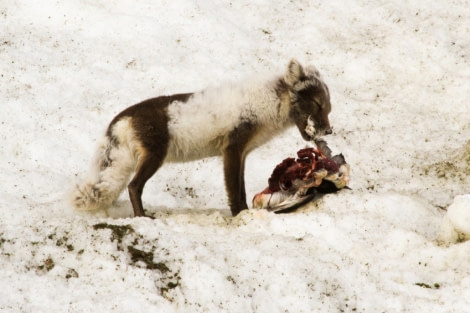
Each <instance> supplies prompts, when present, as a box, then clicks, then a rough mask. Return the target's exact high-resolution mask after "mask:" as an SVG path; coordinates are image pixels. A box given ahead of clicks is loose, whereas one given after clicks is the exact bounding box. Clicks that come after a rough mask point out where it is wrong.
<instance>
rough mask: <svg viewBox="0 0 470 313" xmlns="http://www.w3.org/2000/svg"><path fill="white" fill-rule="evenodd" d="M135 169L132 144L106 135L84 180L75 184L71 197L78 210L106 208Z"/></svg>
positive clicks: (124, 185) (121, 189) (119, 192)
mask: <svg viewBox="0 0 470 313" xmlns="http://www.w3.org/2000/svg"><path fill="white" fill-rule="evenodd" d="M134 169H135V158H134V157H133V154H132V153H131V151H130V149H129V147H128V145H125V144H122V143H121V144H120V143H119V140H117V139H115V138H112V137H110V136H105V137H104V138H103V139H102V140H101V142H100V144H99V146H98V150H97V152H96V154H95V157H94V160H93V163H92V166H91V169H90V172H89V174H88V177H87V179H86V180H85V182H84V183H82V184H78V185H76V186H74V188H73V189H72V191H71V192H70V200H71V202H72V204H73V206H74V207H75V209H77V210H85V211H90V210H106V209H108V208H109V207H110V206H111V205H112V204H113V202H114V201H115V200H116V199H117V198H118V197H119V195H120V194H121V192H122V191H123V190H124V188H125V187H126V185H127V183H128V182H129V178H130V175H131V174H132V172H133V171H134Z"/></svg>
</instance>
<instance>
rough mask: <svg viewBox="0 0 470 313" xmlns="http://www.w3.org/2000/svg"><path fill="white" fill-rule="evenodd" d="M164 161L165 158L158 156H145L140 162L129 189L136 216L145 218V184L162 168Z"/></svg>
mask: <svg viewBox="0 0 470 313" xmlns="http://www.w3.org/2000/svg"><path fill="white" fill-rule="evenodd" d="M163 159H164V158H163V157H157V156H144V157H143V158H141V160H139V162H138V164H137V169H136V171H135V175H134V177H133V178H132V180H131V182H130V183H129V185H128V187H127V189H128V191H129V198H130V200H131V203H132V207H133V209H134V216H145V212H144V207H143V205H142V192H143V190H144V186H145V183H146V182H147V181H148V180H149V179H150V178H151V177H152V176H153V175H154V174H155V173H156V172H157V170H158V169H159V168H160V167H161V166H162V164H163Z"/></svg>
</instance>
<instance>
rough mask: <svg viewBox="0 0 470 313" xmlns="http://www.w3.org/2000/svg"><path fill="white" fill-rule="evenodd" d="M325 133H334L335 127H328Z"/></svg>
mask: <svg viewBox="0 0 470 313" xmlns="http://www.w3.org/2000/svg"><path fill="white" fill-rule="evenodd" d="M325 134H326V135H331V134H333V128H328V129H327V130H325Z"/></svg>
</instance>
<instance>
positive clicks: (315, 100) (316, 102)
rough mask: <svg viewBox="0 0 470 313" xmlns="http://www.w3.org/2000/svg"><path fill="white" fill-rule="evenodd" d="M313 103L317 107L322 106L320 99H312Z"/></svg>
mask: <svg viewBox="0 0 470 313" xmlns="http://www.w3.org/2000/svg"><path fill="white" fill-rule="evenodd" d="M313 103H314V104H315V105H316V106H317V107H319V108H321V107H323V106H322V104H321V103H320V101H318V100H317V99H313Z"/></svg>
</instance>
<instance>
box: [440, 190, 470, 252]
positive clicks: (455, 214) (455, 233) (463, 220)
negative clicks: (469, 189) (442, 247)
mask: <svg viewBox="0 0 470 313" xmlns="http://www.w3.org/2000/svg"><path fill="white" fill-rule="evenodd" d="M439 239H440V241H442V242H444V243H455V242H462V241H466V240H469V239H470V194H466V195H460V196H457V197H455V199H454V202H452V204H451V205H450V206H449V208H448V209H447V214H446V215H445V216H444V218H443V220H442V224H441V233H440V235H439Z"/></svg>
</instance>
